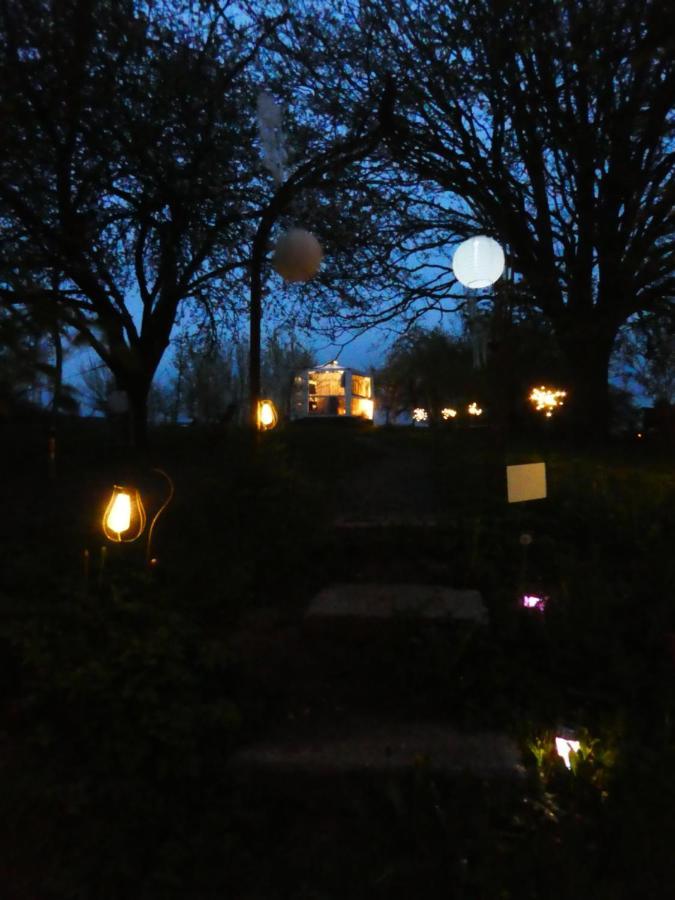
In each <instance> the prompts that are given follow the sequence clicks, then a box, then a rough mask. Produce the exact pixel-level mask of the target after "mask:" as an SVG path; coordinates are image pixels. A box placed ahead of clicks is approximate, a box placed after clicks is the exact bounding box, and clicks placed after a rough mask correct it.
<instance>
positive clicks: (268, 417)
mask: <svg viewBox="0 0 675 900" xmlns="http://www.w3.org/2000/svg"><path fill="white" fill-rule="evenodd" d="M278 421H279V417H278V415H277V411H276V407H275V406H274V403H272V401H271V400H259V401H258V428H259V429H260V431H269V430H270V429H271V428H274V426H275V425H276V424H277V422H278Z"/></svg>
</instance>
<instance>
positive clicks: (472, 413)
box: [467, 403, 483, 416]
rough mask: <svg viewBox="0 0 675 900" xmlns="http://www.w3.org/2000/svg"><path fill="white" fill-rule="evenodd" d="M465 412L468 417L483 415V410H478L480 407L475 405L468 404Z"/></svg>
mask: <svg viewBox="0 0 675 900" xmlns="http://www.w3.org/2000/svg"><path fill="white" fill-rule="evenodd" d="M467 412H468V413H469V415H470V416H482V415H483V410H482V409H481V408H480V406H478V404H477V403H470V404H469V406H468V408H467Z"/></svg>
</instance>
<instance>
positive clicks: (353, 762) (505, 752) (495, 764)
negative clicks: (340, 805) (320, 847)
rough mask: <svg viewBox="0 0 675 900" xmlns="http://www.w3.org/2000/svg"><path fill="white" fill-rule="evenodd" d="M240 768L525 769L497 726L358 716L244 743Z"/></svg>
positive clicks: (329, 771) (499, 774)
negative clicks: (484, 728) (325, 727)
mask: <svg viewBox="0 0 675 900" xmlns="http://www.w3.org/2000/svg"><path fill="white" fill-rule="evenodd" d="M231 765H232V766H233V768H234V769H235V770H239V771H255V772H267V773H269V774H272V773H278V774H305V775H314V776H331V775H342V774H347V773H354V774H370V775H378V774H381V775H387V774H393V773H400V772H405V771H407V770H411V769H413V768H415V767H416V766H420V765H424V766H425V767H426V768H428V769H429V770H430V771H432V772H436V773H438V774H443V775H446V776H450V777H455V776H458V775H462V774H465V773H466V774H470V775H474V776H477V777H480V778H514V777H521V776H522V775H523V774H524V767H523V764H522V759H521V755H520V752H519V750H518V747H517V745H516V743H515V742H514V741H513V740H512V739H511V738H510V737H508V736H507V735H505V734H501V733H498V732H463V731H459V730H457V729H455V728H453V727H451V726H449V725H446V724H439V723H429V722H416V723H401V722H386V721H384V722H383V721H380V722H377V721H375V722H374V721H365V720H364V721H362V722H358V721H357V722H353V723H350V724H346V727H345V726H344V725H343V727H342V729H341V730H340V732H339V733H335V732H334V731H333V732H332V733H330V732H329V733H328V734H324V735H321V734H320V733H318V734H315V735H314V736H311V735H310V736H307V735H305V736H295V737H293V736H290V737H289V736H286V737H281V738H279V739H277V740H267V741H262V742H260V743H256V744H253V745H251V746H249V747H244V748H242V749H241V750H239V751H237V752H236V753H235V754H234V756H233V757H232V759H231Z"/></svg>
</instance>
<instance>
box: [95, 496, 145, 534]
mask: <svg viewBox="0 0 675 900" xmlns="http://www.w3.org/2000/svg"><path fill="white" fill-rule="evenodd" d="M144 528H145V509H144V508H143V503H142V502H141V495H140V494H139V493H138V491H137V490H136V488H126V487H120V486H119V485H115V486H114V488H113V492H112V496H111V498H110V501H109V502H108V506H107V507H106V511H105V513H104V514H103V533H104V534H105V536H106V537H107V538H108V540H109V541H114V542H115V543H117V544H119V543H131V542H132V541H135V540H137V539H138V538H139V537H140V536H141V535H142V534H143V529H144Z"/></svg>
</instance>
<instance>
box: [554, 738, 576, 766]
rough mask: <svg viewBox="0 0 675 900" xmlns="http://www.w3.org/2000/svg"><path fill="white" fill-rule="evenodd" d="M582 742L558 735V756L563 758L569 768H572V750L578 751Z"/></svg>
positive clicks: (556, 746)
mask: <svg viewBox="0 0 675 900" xmlns="http://www.w3.org/2000/svg"><path fill="white" fill-rule="evenodd" d="M580 746H581V744H580V743H579V741H572V740H569V739H568V738H562V737H557V738H556V739H555V749H556V752H557V754H558V756H559V757H560V758H561V759H562V761H563V762H564V763H565V765H566V766H567V768H568V769H571V768H572V764H571V762H570V752H574V753H578V752H579V747H580Z"/></svg>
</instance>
